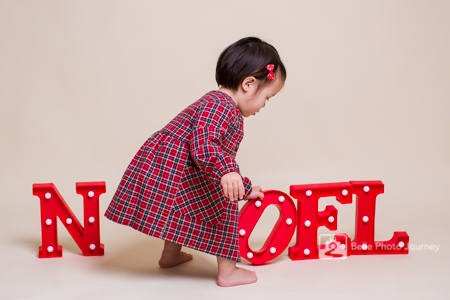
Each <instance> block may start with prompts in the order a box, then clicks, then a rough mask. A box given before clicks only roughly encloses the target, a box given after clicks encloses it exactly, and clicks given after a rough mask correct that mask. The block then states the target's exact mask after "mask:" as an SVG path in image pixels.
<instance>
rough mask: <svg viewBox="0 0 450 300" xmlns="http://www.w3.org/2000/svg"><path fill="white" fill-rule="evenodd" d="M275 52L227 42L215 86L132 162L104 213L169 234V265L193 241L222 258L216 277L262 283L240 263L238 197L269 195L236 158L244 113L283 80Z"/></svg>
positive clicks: (165, 261)
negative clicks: (250, 177)
mask: <svg viewBox="0 0 450 300" xmlns="http://www.w3.org/2000/svg"><path fill="white" fill-rule="evenodd" d="M285 79H286V69H285V68H284V65H283V63H282V62H281V59H280V57H279V55H278V52H277V50H276V49H275V48H274V47H273V46H271V45H269V44H267V43H266V42H263V41H261V40H260V39H258V38H254V37H248V38H243V39H241V40H239V41H237V42H236V43H234V44H232V45H230V46H229V47H228V48H226V49H225V50H224V51H223V52H222V53H221V55H220V57H219V59H218V62H217V68H216V81H217V84H218V85H219V87H220V88H219V90H216V91H211V92H209V93H207V94H206V95H204V96H203V97H202V98H200V99H199V100H197V101H196V102H194V103H192V104H191V105H190V106H188V107H187V108H186V109H184V110H183V111H182V112H181V113H179V114H178V115H177V116H176V117H175V118H174V119H173V120H172V121H170V122H169V124H167V125H166V126H165V127H164V128H162V129H161V130H159V131H157V132H156V133H154V134H153V135H152V136H151V137H150V138H149V139H148V140H147V141H146V142H145V143H144V145H143V146H142V147H141V149H140V150H139V151H138V152H137V154H136V155H135V157H134V158H133V160H132V161H131V163H130V165H129V166H128V168H127V170H126V171H125V174H124V175H123V178H122V180H121V182H120V184H119V187H118V189H117V191H116V193H115V195H114V198H113V200H112V201H111V203H110V205H109V207H108V209H107V211H106V213H105V216H106V217H107V218H109V219H110V220H112V221H114V222H117V223H119V224H123V225H128V226H130V227H132V228H134V229H136V230H139V231H141V232H143V233H145V234H148V235H150V236H154V237H157V238H161V239H163V240H165V242H164V250H163V252H162V255H161V259H160V260H159V265H160V266H161V267H163V268H168V267H173V266H175V265H178V264H181V263H184V262H186V261H189V260H191V259H192V255H190V254H187V253H185V252H182V251H181V247H182V246H185V247H189V248H193V249H196V250H199V251H202V252H206V253H209V254H212V255H215V256H217V263H218V268H219V273H218V278H217V283H218V284H219V285H220V286H234V285H240V284H248V283H253V282H256V280H257V278H256V274H255V272H253V271H249V270H246V269H242V268H238V267H236V262H239V261H240V255H239V239H238V230H237V228H238V203H237V200H249V199H254V198H261V199H262V198H263V197H264V195H263V193H262V192H261V188H260V187H259V186H254V187H252V185H251V181H250V180H249V179H248V178H246V177H242V176H241V173H240V170H239V166H238V164H237V163H236V161H235V157H236V151H237V150H238V148H239V143H240V142H241V140H242V138H243V135H244V132H243V117H249V116H251V115H254V114H256V113H257V112H258V111H259V110H260V109H261V108H263V107H264V105H265V102H266V101H267V100H269V98H271V97H273V96H275V94H277V93H278V92H279V91H280V90H281V88H282V87H283V85H284V81H285Z"/></svg>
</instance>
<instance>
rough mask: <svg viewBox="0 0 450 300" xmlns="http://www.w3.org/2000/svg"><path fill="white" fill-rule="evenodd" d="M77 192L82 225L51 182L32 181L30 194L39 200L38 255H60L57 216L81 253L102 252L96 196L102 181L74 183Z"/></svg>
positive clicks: (103, 190)
mask: <svg viewBox="0 0 450 300" xmlns="http://www.w3.org/2000/svg"><path fill="white" fill-rule="evenodd" d="M76 191H77V194H80V195H82V196H83V199H84V228H83V227H82V226H81V224H80V222H79V221H78V219H77V218H76V217H75V215H74V213H73V212H72V210H71V209H70V207H69V206H68V205H67V203H66V201H64V199H63V197H62V196H61V194H60V193H59V192H58V190H57V189H56V187H55V185H54V184H53V183H46V184H33V195H35V196H38V197H39V199H40V200H41V226H42V246H41V247H39V258H45V257H61V256H62V246H60V245H58V233H57V228H56V216H58V217H59V219H60V220H61V221H62V222H63V224H64V226H65V227H66V229H67V230H68V231H69V233H70V235H71V236H72V238H73V239H74V240H75V242H76V243H77V245H78V247H80V249H81V251H82V252H83V255H85V256H94V255H97V256H98V255H103V254H104V249H103V244H100V220H99V206H98V201H99V196H100V194H103V193H105V192H106V185H105V182H77V184H76Z"/></svg>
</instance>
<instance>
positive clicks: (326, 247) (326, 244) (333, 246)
mask: <svg viewBox="0 0 450 300" xmlns="http://www.w3.org/2000/svg"><path fill="white" fill-rule="evenodd" d="M347 256H348V245H347V242H346V240H345V239H337V238H336V236H335V235H334V234H329V233H328V234H321V235H319V258H320V259H323V258H325V259H331V258H333V259H339V258H340V259H344V258H347Z"/></svg>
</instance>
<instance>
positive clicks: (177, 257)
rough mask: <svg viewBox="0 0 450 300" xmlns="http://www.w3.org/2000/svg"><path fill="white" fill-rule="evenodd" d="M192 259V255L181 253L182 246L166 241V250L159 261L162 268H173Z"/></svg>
mask: <svg viewBox="0 0 450 300" xmlns="http://www.w3.org/2000/svg"><path fill="white" fill-rule="evenodd" d="M191 259H192V255H191V254H188V253H186V252H182V251H181V245H178V244H175V243H172V242H169V241H165V243H164V250H163V252H162V254H161V258H160V260H159V266H160V267H161V268H171V267H175V266H177V265H179V264H182V263H185V262H187V261H190V260H191Z"/></svg>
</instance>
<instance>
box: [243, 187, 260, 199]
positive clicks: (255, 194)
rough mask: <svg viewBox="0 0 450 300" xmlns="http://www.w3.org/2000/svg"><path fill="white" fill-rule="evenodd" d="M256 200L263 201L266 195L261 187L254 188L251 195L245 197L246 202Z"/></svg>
mask: <svg viewBox="0 0 450 300" xmlns="http://www.w3.org/2000/svg"><path fill="white" fill-rule="evenodd" d="M255 198H259V199H261V200H262V199H263V198H264V194H263V193H262V192H261V187H260V186H258V185H257V186H252V191H251V192H250V195H248V196H247V197H245V198H244V200H251V199H255Z"/></svg>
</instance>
